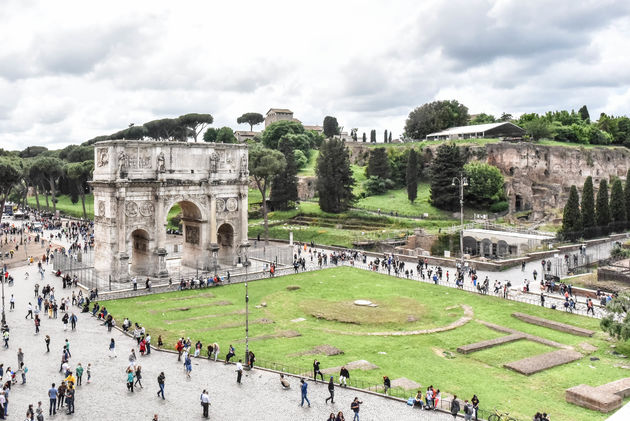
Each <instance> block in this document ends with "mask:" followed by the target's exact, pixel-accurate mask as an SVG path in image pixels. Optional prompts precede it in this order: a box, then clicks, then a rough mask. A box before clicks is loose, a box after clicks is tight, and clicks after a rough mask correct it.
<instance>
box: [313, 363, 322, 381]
mask: <svg viewBox="0 0 630 421" xmlns="http://www.w3.org/2000/svg"><path fill="white" fill-rule="evenodd" d="M318 374H319V376H320V377H321V379H322V381H324V375H323V374H322V372H321V370H320V369H319V361H317V359H315V360H313V380H315V381H317V375H318Z"/></svg>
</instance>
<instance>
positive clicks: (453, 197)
mask: <svg viewBox="0 0 630 421" xmlns="http://www.w3.org/2000/svg"><path fill="white" fill-rule="evenodd" d="M463 171H464V159H463V157H462V156H461V154H460V152H459V148H458V147H457V146H456V145H455V144H454V143H444V144H442V145H440V146H439V147H438V148H437V153H436V156H435V158H434V159H433V162H432V164H431V168H430V176H431V203H432V204H433V206H435V207H437V208H439V209H444V210H449V211H455V210H458V209H459V187H457V186H454V185H453V178H454V177H459V176H460V175H462V173H463Z"/></svg>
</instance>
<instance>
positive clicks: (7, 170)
mask: <svg viewBox="0 0 630 421" xmlns="http://www.w3.org/2000/svg"><path fill="white" fill-rule="evenodd" d="M20 161H21V160H20V159H19V158H17V159H15V158H11V157H7V156H1V157H0V219H2V214H3V212H4V204H5V202H6V200H7V198H8V197H9V194H11V190H13V188H14V187H15V186H16V185H17V184H18V183H19V182H20V180H21V177H22V166H21V162H20Z"/></svg>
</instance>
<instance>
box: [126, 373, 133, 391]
mask: <svg viewBox="0 0 630 421" xmlns="http://www.w3.org/2000/svg"><path fill="white" fill-rule="evenodd" d="M127 390H130V391H131V393H133V369H132V368H131V367H129V368H127Z"/></svg>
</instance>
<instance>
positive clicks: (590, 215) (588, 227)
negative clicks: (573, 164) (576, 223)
mask: <svg viewBox="0 0 630 421" xmlns="http://www.w3.org/2000/svg"><path fill="white" fill-rule="evenodd" d="M581 208H582V209H581V210H582V227H583V228H584V237H585V238H592V237H594V236H595V234H596V232H595V193H594V192H593V177H591V176H590V175H589V176H588V177H586V180H584V187H583V188H582V206H581Z"/></svg>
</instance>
